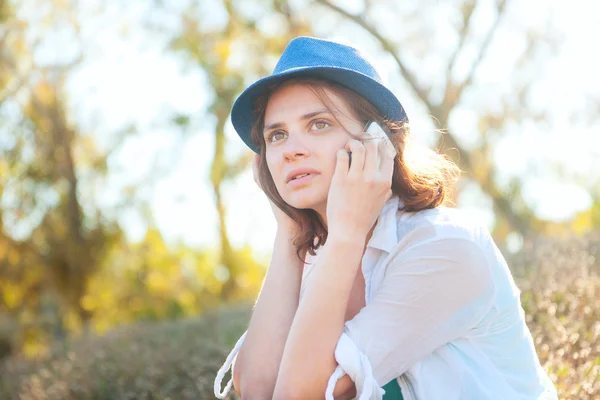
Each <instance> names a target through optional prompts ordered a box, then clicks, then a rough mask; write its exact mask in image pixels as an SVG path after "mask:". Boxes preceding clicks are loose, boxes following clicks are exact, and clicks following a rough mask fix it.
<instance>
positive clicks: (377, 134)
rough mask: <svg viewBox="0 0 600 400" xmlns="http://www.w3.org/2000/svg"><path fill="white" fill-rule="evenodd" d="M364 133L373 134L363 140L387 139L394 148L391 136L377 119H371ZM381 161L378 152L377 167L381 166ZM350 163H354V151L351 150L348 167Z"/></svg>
mask: <svg viewBox="0 0 600 400" xmlns="http://www.w3.org/2000/svg"><path fill="white" fill-rule="evenodd" d="M363 133H365V134H366V135H368V136H371V137H370V138H365V139H363V140H371V139H373V140H377V139H379V140H384V141H386V142H387V143H388V144H389V145H390V146H391V147H392V148H394V147H393V145H392V142H391V141H390V138H389V137H388V135H387V134H386V133H385V131H384V130H383V128H382V127H381V125H379V124H378V123H377V122H375V121H371V122H369V123H368V124H367V125H366V126H365V129H364V130H363ZM395 153H396V151H395V150H394V154H395ZM380 163H381V158H380V157H379V154H377V168H379V164H380ZM350 165H352V152H351V151H349V152H348V168H350Z"/></svg>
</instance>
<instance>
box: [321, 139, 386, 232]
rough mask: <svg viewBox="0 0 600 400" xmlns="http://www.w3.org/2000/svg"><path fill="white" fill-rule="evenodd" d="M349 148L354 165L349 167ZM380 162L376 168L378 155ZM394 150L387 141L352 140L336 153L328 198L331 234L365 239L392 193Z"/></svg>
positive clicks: (328, 219) (328, 224)
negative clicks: (335, 162)
mask: <svg viewBox="0 0 600 400" xmlns="http://www.w3.org/2000/svg"><path fill="white" fill-rule="evenodd" d="M348 151H351V152H352V164H351V165H350V168H348V158H349V157H348V153H347V152H348ZM378 153H379V155H380V160H381V161H380V165H379V169H378V168H377V154H378ZM395 154H396V153H395V150H394V149H393V147H392V146H391V144H389V143H387V142H386V141H384V140H367V141H365V142H361V141H359V140H356V139H351V140H349V141H348V142H347V143H346V147H345V149H340V150H338V152H337V164H336V168H335V172H334V174H333V178H332V180H331V186H330V188H329V196H328V199H327V230H328V236H329V237H331V236H333V237H348V236H351V237H361V238H363V239H364V238H366V236H367V234H368V233H369V231H370V229H371V227H372V226H373V224H375V221H376V220H377V217H378V216H379V213H380V212H381V209H382V208H383V206H384V204H385V203H386V202H387V201H388V200H389V199H390V197H391V196H392V190H391V186H392V175H393V173H394V157H395Z"/></svg>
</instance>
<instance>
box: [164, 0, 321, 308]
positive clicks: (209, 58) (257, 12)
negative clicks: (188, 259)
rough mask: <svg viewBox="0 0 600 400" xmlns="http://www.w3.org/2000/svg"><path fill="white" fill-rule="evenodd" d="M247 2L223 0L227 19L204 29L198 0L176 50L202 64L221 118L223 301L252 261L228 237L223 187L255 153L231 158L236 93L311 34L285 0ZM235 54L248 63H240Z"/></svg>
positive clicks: (214, 172) (216, 182)
mask: <svg viewBox="0 0 600 400" xmlns="http://www.w3.org/2000/svg"><path fill="white" fill-rule="evenodd" d="M248 5H249V2H244V3H242V2H241V1H231V0H225V1H223V2H222V3H221V7H223V10H224V11H225V13H226V22H225V23H224V24H223V26H222V27H219V28H205V26H206V20H207V19H208V18H212V17H213V15H211V14H208V15H207V14H206V13H203V12H202V10H201V9H200V8H199V6H198V4H197V3H193V4H192V5H190V7H189V8H188V9H186V10H185V11H184V12H183V13H182V14H181V23H182V27H183V29H182V32H181V34H180V35H179V36H177V37H175V38H174V40H173V42H172V48H173V50H175V51H179V52H183V53H184V54H185V55H186V56H187V57H188V58H189V59H190V60H192V61H193V62H195V63H197V65H198V66H199V67H200V68H202V69H203V71H204V73H205V74H206V76H207V78H208V82H209V84H210V86H211V88H212V89H213V91H214V100H213V102H212V104H211V105H210V106H209V109H208V113H209V114H211V115H212V116H214V117H215V119H216V125H215V129H214V133H215V149H214V156H213V160H212V164H211V174H210V182H211V185H212V188H213V192H214V196H215V203H216V208H217V212H218V215H219V229H220V243H221V249H220V251H221V257H220V260H219V261H220V264H221V265H222V266H224V267H225V268H226V269H227V274H228V279H227V282H226V284H225V285H224V287H223V290H222V292H221V298H222V300H223V301H230V300H232V299H234V298H235V293H236V291H237V290H238V287H239V282H238V280H239V277H240V276H241V275H242V271H243V270H245V269H246V268H248V265H245V260H243V259H242V258H240V254H239V251H236V250H234V249H233V248H232V246H231V243H230V240H229V236H228V233H227V226H226V224H225V215H226V210H225V205H224V202H223V196H222V186H223V184H224V183H225V181H227V180H232V179H234V178H235V177H236V176H237V175H238V174H239V173H241V172H243V171H244V170H245V169H246V168H247V167H248V165H249V164H250V162H251V160H252V158H253V154H254V153H252V152H250V151H245V152H243V153H242V154H240V155H239V156H238V158H237V159H235V160H227V158H226V136H225V125H226V123H227V121H228V119H229V113H230V111H231V107H232V106H233V102H234V100H235V98H236V97H237V95H238V94H239V93H240V91H241V90H242V89H243V88H244V87H245V85H246V84H247V83H248V82H249V80H251V79H253V78H256V77H257V76H263V75H266V74H267V73H270V71H271V70H272V69H273V67H274V64H273V57H276V56H277V55H279V54H280V53H281V52H282V51H283V49H284V48H285V46H286V45H287V43H288V42H289V40H290V39H291V38H293V37H295V36H298V35H306V34H310V29H309V27H308V25H307V24H306V23H304V22H301V21H298V20H297V19H295V18H294V16H293V14H292V12H291V10H290V8H289V6H288V4H287V2H285V1H280V0H274V1H269V2H266V3H261V5H260V7H259V6H258V5H256V8H255V9H254V10H253V11H254V13H252V14H250V13H248V12H247V11H245V10H248V8H247V6H248ZM265 22H272V23H274V24H276V25H277V26H279V29H277V31H276V32H272V33H270V34H268V33H265V32H264V23H265ZM261 26H262V30H261ZM235 59H237V60H243V62H235Z"/></svg>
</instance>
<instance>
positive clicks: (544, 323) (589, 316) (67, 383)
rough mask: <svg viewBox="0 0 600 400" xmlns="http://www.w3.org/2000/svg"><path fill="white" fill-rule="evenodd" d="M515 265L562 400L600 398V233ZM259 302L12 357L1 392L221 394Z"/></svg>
mask: <svg viewBox="0 0 600 400" xmlns="http://www.w3.org/2000/svg"><path fill="white" fill-rule="evenodd" d="M510 265H511V268H512V269H513V274H514V275H515V277H516V279H517V283H518V285H519V287H520V288H521V291H522V292H521V299H522V303H523V308H524V310H525V312H526V315H527V323H528V325H529V328H530V329H531V332H532V334H533V337H534V341H535V345H536V349H537V352H538V355H539V357H540V360H541V362H542V365H543V366H544V368H545V369H546V371H548V373H549V375H550V377H551V379H552V380H553V382H555V385H556V387H557V389H558V392H559V398H560V399H565V400H575V399H577V400H591V399H595V398H600V239H599V238H598V236H594V237H588V238H583V239H581V238H579V239H564V240H560V241H557V240H550V239H543V238H538V239H536V240H533V241H527V242H526V243H525V247H524V250H523V251H522V252H521V253H520V254H518V255H517V256H515V257H513V258H512V259H511V260H510ZM250 308H251V305H250V304H240V305H237V306H229V307H223V308H221V309H220V310H214V311H211V312H207V313H206V314H204V315H203V316H202V317H200V318H196V319H188V320H182V321H172V322H162V323H140V324H136V325H131V326H123V327H120V328H117V329H115V330H113V331H111V332H110V333H108V334H106V335H103V336H92V337H89V338H85V339H79V340H76V341H73V342H72V343H70V344H68V345H66V346H63V347H55V348H53V349H52V351H51V352H50V353H49V355H48V356H46V357H44V358H41V359H37V360H22V359H16V358H13V359H8V360H7V361H5V362H4V363H2V364H0V399H2V400H4V399H6V400H12V399H15V400H17V399H18V400H58V399H60V400H65V399H75V400H79V399H86V400H87V399H92V400H108V399H110V400H115V399H161V400H167V399H178V400H179V399H214V398H215V397H214V395H213V381H214V377H215V375H216V372H217V370H218V368H219V367H220V366H221V365H222V363H223V361H224V360H225V358H226V356H227V354H228V353H229V351H230V349H231V348H232V347H233V345H234V344H235V342H236V341H237V339H238V338H239V336H240V335H241V333H242V332H243V331H244V329H245V328H246V326H247V324H248V320H249V318H250ZM227 379H229V374H228V375H227V376H226V380H227ZM223 385H224V383H223ZM232 393H233V391H232ZM229 398H230V399H237V396H235V395H234V394H231V395H230V397H229Z"/></svg>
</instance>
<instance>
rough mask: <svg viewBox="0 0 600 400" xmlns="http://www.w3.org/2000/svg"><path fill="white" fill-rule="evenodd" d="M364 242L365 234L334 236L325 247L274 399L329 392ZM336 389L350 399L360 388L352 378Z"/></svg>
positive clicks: (298, 316)
mask: <svg viewBox="0 0 600 400" xmlns="http://www.w3.org/2000/svg"><path fill="white" fill-rule="evenodd" d="M364 241H365V238H364V237H361V236H351V235H348V236H346V237H340V236H338V237H330V238H328V240H327V243H326V244H325V246H324V247H323V249H322V250H321V252H320V254H319V259H318V260H317V261H316V263H315V266H314V267H313V268H314V269H313V271H312V273H311V277H310V278H311V279H310V280H307V282H306V291H305V293H304V297H303V299H302V302H301V303H300V306H299V307H298V311H297V313H296V316H295V319H294V323H293V324H292V328H291V331H290V333H289V338H288V341H287V343H286V347H285V354H284V356H283V360H282V362H281V368H280V372H279V376H278V378H279V379H278V380H277V388H276V390H275V391H276V393H275V395H274V397H273V398H274V399H296V398H313V397H314V396H317V395H320V396H324V394H325V388H326V386H327V381H328V379H329V377H330V376H331V374H332V373H333V371H334V370H335V368H336V366H337V362H336V360H335V357H334V350H335V347H336V344H337V342H338V340H339V338H340V335H341V334H342V331H343V330H344V316H345V311H346V307H347V305H348V299H349V297H350V292H351V290H352V285H353V283H354V280H355V278H356V274H357V273H358V271H359V268H360V263H361V258H362V254H363V249H364V245H365V243H364ZM300 388H303V389H302V390H304V392H301V390H300ZM335 389H336V390H335V391H334V397H335V398H350V397H351V396H350V394H351V393H355V390H356V389H355V387H354V383H353V382H352V380H351V379H350V378H349V377H347V376H346V377H344V379H342V380H340V381H338V385H337V386H336V388H335ZM308 393H310V396H307V397H304V395H307V394H308ZM298 396H299V397H298Z"/></svg>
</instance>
